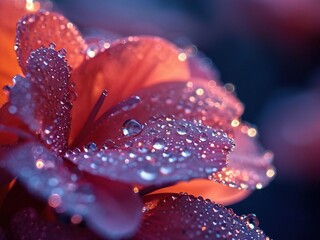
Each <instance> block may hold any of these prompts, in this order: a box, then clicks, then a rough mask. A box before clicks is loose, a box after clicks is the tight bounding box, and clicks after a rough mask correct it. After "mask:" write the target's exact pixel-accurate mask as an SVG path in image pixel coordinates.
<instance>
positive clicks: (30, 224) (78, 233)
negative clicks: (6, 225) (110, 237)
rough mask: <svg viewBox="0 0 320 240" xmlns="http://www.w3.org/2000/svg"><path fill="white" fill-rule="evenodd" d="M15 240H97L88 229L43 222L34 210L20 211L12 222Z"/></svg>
mask: <svg viewBox="0 0 320 240" xmlns="http://www.w3.org/2000/svg"><path fill="white" fill-rule="evenodd" d="M10 225H11V226H10V227H11V232H12V237H13V239H46V240H50V239H52V240H55V239H61V240H67V239H80V240H81V239H82V240H87V239H96V238H97V236H95V235H94V234H93V233H91V232H90V231H89V230H88V229H85V228H81V227H77V226H74V225H71V224H69V225H67V224H58V223H56V224H55V223H51V222H48V221H45V220H42V219H41V218H40V217H39V216H38V214H37V212H36V211H35V210H34V209H32V208H25V209H22V210H20V211H19V212H18V213H17V214H16V215H15V216H14V217H13V219H12V220H11V224H10Z"/></svg>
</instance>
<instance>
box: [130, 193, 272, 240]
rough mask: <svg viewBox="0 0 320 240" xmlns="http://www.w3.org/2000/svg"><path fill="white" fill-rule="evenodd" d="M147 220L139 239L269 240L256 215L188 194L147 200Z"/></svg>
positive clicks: (159, 196) (137, 237)
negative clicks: (243, 212)
mask: <svg viewBox="0 0 320 240" xmlns="http://www.w3.org/2000/svg"><path fill="white" fill-rule="evenodd" d="M145 200H146V204H145V208H144V210H145V211H144V214H145V216H144V221H143V224H142V226H141V228H140V231H139V234H138V235H137V236H136V238H135V239H220V238H221V239H252V240H257V239H269V238H267V237H266V236H265V234H264V233H263V231H262V230H260V229H259V227H258V224H259V223H258V219H257V218H255V216H254V215H247V216H242V217H239V216H237V215H236V214H235V213H234V212H233V211H232V209H226V208H224V207H223V206H222V205H219V204H215V203H213V202H211V201H209V200H204V199H203V198H201V197H199V198H195V197H193V196H191V195H187V194H180V195H178V194H176V195H170V194H168V195H161V194H160V195H158V196H157V195H154V196H152V195H151V196H150V197H149V199H145Z"/></svg>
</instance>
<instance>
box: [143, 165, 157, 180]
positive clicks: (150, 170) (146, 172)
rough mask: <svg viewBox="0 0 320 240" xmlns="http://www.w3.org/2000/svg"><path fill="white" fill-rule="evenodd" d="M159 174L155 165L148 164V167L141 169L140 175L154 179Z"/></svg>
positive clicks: (147, 178)
mask: <svg viewBox="0 0 320 240" xmlns="http://www.w3.org/2000/svg"><path fill="white" fill-rule="evenodd" d="M157 175H158V174H157V169H156V168H155V167H153V166H148V167H147V168H145V169H142V170H140V171H139V176H140V177H141V178H142V179H144V180H146V181H152V180H154V179H155V178H156V177H157Z"/></svg>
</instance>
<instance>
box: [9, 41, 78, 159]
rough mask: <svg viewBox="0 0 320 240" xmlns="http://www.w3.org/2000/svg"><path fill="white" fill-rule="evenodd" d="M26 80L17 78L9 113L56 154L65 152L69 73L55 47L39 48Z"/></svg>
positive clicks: (67, 126)
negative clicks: (38, 135) (38, 136)
mask: <svg viewBox="0 0 320 240" xmlns="http://www.w3.org/2000/svg"><path fill="white" fill-rule="evenodd" d="M25 69H26V71H27V72H26V73H27V75H26V78H23V77H21V76H17V77H15V82H16V83H15V85H14V87H13V88H12V89H11V90H10V100H9V106H8V111H9V113H11V114H12V115H15V116H16V117H18V118H20V119H21V121H23V122H24V123H25V124H26V125H28V127H29V128H30V130H32V131H33V132H35V133H36V134H40V135H41V138H42V139H43V141H44V142H45V143H46V144H47V145H48V146H50V148H52V149H53V150H54V151H56V152H57V153H61V152H62V151H63V150H65V149H66V146H67V139H68V136H69V131H70V121H71V118H70V110H71V107H72V105H71V102H70V98H71V97H70V95H71V94H72V92H71V90H70V89H69V88H70V86H69V77H70V71H69V68H68V66H67V63H66V60H65V59H64V57H63V56H61V53H60V52H59V51H56V50H54V49H53V48H52V47H49V48H45V47H42V48H39V49H37V50H36V51H35V52H33V53H32V54H31V55H30V58H29V59H28V61H27V65H26V67H25Z"/></svg>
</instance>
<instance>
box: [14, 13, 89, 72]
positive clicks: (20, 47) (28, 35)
mask: <svg viewBox="0 0 320 240" xmlns="http://www.w3.org/2000/svg"><path fill="white" fill-rule="evenodd" d="M51 42H54V43H55V44H56V45H57V48H58V49H61V48H64V49H66V50H67V52H68V57H67V60H68V64H69V65H70V66H72V67H73V68H76V67H77V66H78V65H79V64H81V62H82V61H83V59H84V56H85V55H84V52H85V50H86V44H85V42H84V40H83V38H82V36H81V34H80V33H79V32H78V30H77V29H76V27H75V26H74V25H73V24H72V23H71V22H69V20H68V19H66V18H65V17H63V16H62V15H60V14H58V13H54V12H47V11H38V12H36V13H32V14H29V15H26V16H24V17H23V18H22V19H21V20H20V21H19V22H18V24H17V35H16V52H17V56H18V61H19V64H20V66H21V68H22V70H23V72H24V73H25V74H27V73H28V70H27V69H26V65H27V63H26V61H27V59H28V58H29V56H30V54H31V52H33V51H35V50H36V49H38V48H40V47H42V46H48V45H49V44H50V43H51Z"/></svg>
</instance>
